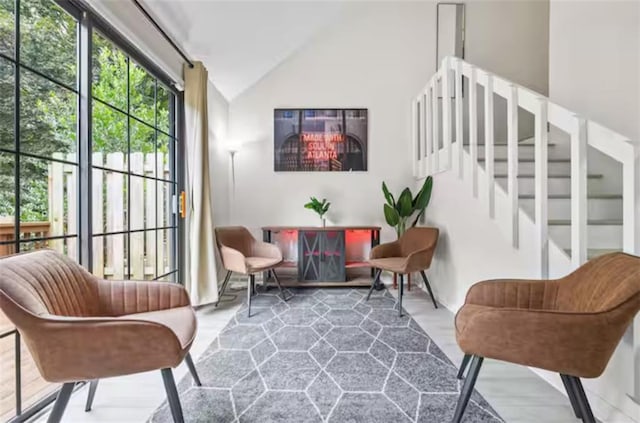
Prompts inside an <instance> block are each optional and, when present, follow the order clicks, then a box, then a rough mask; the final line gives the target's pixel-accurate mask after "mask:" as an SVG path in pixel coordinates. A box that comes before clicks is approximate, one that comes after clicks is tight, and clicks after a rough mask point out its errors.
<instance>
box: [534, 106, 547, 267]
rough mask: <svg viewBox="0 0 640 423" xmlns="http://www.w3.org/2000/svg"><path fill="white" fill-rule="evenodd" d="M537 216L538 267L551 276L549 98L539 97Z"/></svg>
mask: <svg viewBox="0 0 640 423" xmlns="http://www.w3.org/2000/svg"><path fill="white" fill-rule="evenodd" d="M534 134H535V147H534V149H535V180H534V183H535V218H536V251H537V252H538V254H539V256H538V268H539V269H540V277H541V278H542V279H547V278H548V277H549V219H548V216H549V215H548V204H547V201H548V191H549V188H548V185H547V184H548V182H549V181H548V180H549V173H548V169H549V165H548V163H547V160H548V155H549V154H548V153H549V152H548V149H549V146H548V142H547V139H548V133H547V100H546V99H544V98H539V99H538V110H537V111H536V113H535V131H534Z"/></svg>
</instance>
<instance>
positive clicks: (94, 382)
mask: <svg viewBox="0 0 640 423" xmlns="http://www.w3.org/2000/svg"><path fill="white" fill-rule="evenodd" d="M99 380H100V379H93V380H92V381H91V382H89V394H88V395H87V403H86V404H85V406H84V411H86V412H89V411H91V407H92V406H93V399H94V398H95V396H96V389H98V381H99Z"/></svg>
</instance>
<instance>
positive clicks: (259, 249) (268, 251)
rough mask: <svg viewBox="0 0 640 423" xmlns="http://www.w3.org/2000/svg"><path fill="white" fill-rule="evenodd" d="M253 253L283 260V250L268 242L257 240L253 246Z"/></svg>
mask: <svg viewBox="0 0 640 423" xmlns="http://www.w3.org/2000/svg"><path fill="white" fill-rule="evenodd" d="M251 254H252V256H253V257H264V258H272V259H279V260H282V251H280V248H278V246H277V245H275V244H269V243H268V242H260V241H256V242H254V243H253V245H252V247H251Z"/></svg>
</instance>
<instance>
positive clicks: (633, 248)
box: [412, 57, 640, 402]
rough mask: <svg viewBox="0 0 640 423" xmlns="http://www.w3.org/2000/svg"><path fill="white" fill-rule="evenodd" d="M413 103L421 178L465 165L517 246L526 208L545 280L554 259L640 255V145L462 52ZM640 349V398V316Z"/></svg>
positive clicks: (637, 383) (639, 326)
mask: <svg viewBox="0 0 640 423" xmlns="http://www.w3.org/2000/svg"><path fill="white" fill-rule="evenodd" d="M479 88H481V89H482V93H483V94H482V97H481V98H479V97H478V95H479V94H478V93H479ZM447 94H448V95H447ZM496 99H499V101H502V102H506V105H507V107H506V110H504V108H498V107H494V101H496ZM478 103H480V108H481V109H482V111H483V112H482V113H479V110H478ZM412 107H413V108H412V128H413V149H412V158H413V171H414V176H415V177H416V178H417V179H420V178H424V177H426V176H428V175H435V174H437V173H440V172H456V173H457V175H458V176H459V178H461V179H462V180H468V181H469V182H470V185H471V187H472V190H471V192H470V193H469V195H473V196H475V197H479V196H481V197H482V198H483V199H486V201H485V203H486V204H487V213H488V217H489V218H491V219H495V218H496V216H499V217H500V218H501V219H505V220H506V221H507V222H506V223H507V226H508V227H509V228H510V230H509V238H510V239H509V241H510V242H511V243H512V245H513V248H519V246H520V245H519V243H520V234H519V230H521V228H522V225H521V219H522V218H523V214H522V213H521V212H523V213H524V216H527V217H528V218H530V219H531V221H532V222H533V228H534V230H535V233H534V234H533V237H530V236H527V239H532V238H533V240H534V242H535V248H534V251H535V254H536V255H537V257H535V259H536V267H537V268H538V269H539V274H538V275H537V276H538V277H540V278H547V277H549V274H550V272H549V268H550V262H552V263H557V262H558V261H562V260H565V261H566V262H567V263H568V264H569V266H570V267H573V268H576V267H578V266H580V265H582V264H583V263H584V262H585V261H586V260H587V259H588V258H591V257H594V256H596V255H599V254H603V253H607V252H611V251H625V252H628V253H630V254H635V255H640V145H639V144H637V143H635V142H632V141H630V140H629V139H628V138H626V137H624V136H622V135H620V134H618V133H616V132H615V131H612V130H610V129H608V128H605V127H603V126H601V125H599V124H597V123H595V122H593V121H590V120H587V119H585V118H583V117H581V116H578V115H577V114H576V113H573V112H571V111H569V110H567V109H565V108H563V107H561V106H559V105H557V104H555V103H553V102H551V101H550V100H549V99H548V98H546V97H545V96H543V95H542V94H538V93H535V92H533V91H531V90H529V89H527V88H525V87H522V86H519V85H517V84H515V83H513V82H511V81H508V80H506V79H504V78H501V77H499V76H496V75H492V74H491V73H489V72H487V71H485V70H482V69H480V68H478V67H475V66H473V65H471V64H469V63H467V62H465V61H463V60H460V59H457V58H452V57H447V58H445V59H444V60H443V62H442V65H441V67H440V69H439V70H438V71H437V72H436V73H435V74H434V75H433V76H432V78H431V79H430V80H429V82H428V83H427V85H426V86H425V88H424V89H423V90H422V91H421V92H420V93H419V94H418V96H417V97H416V98H415V99H414V101H413V104H412ZM523 111H526V112H524V113H528V114H529V115H531V116H533V129H532V132H531V134H530V137H529V138H527V139H525V140H519V139H518V134H519V129H521V130H522V129H523V128H518V123H519V122H518V121H519V116H522V115H523ZM496 122H501V123H503V124H504V125H506V139H496V136H495V135H494V134H495V133H496V127H495V125H496ZM478 128H482V133H480V134H478ZM558 133H562V134H564V135H566V136H557V134H558ZM531 135H532V136H531ZM503 138H504V136H503ZM556 138H557V139H556ZM593 151H597V153H595V154H599V155H604V156H607V157H608V158H610V159H613V160H612V161H615V162H616V164H617V168H618V169H617V170H618V172H619V174H621V175H622V182H621V183H619V181H618V183H612V179H615V178H616V177H617V178H618V179H619V176H616V175H615V174H611V173H610V172H599V171H596V170H595V169H602V167H601V166H595V163H588V157H592V156H591V153H592V152H593ZM480 178H484V180H482V181H480ZM480 182H481V183H480ZM612 187H614V188H612ZM480 189H482V190H486V191H485V192H478V191H479V190H480ZM498 191H500V195H499V196H498V198H499V201H497V200H496V193H497V192H498ZM496 207H498V208H499V210H498V212H496ZM503 208H506V210H507V211H506V212H504V210H503ZM527 235H528V234H527ZM550 246H551V247H552V248H550ZM556 256H558V257H556ZM532 276H534V275H532ZM633 350H634V354H633V356H634V360H633V361H634V362H633V363H629V368H630V369H633V370H634V385H633V387H632V389H631V392H629V396H630V397H631V398H632V399H634V400H635V401H636V402H638V400H639V399H640V318H636V321H635V322H634V330H633Z"/></svg>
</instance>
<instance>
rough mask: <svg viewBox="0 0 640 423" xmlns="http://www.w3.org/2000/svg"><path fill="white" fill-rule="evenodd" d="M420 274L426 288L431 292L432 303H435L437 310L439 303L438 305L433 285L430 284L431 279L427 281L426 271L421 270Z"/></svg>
mask: <svg viewBox="0 0 640 423" xmlns="http://www.w3.org/2000/svg"><path fill="white" fill-rule="evenodd" d="M420 274H421V275H422V280H423V281H424V286H425V287H426V288H427V291H428V292H429V295H430V296H431V301H433V306H434V307H435V308H438V303H436V298H435V297H434V296H433V291H432V290H431V284H430V283H429V279H427V275H426V273H424V270H421V271H420Z"/></svg>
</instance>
